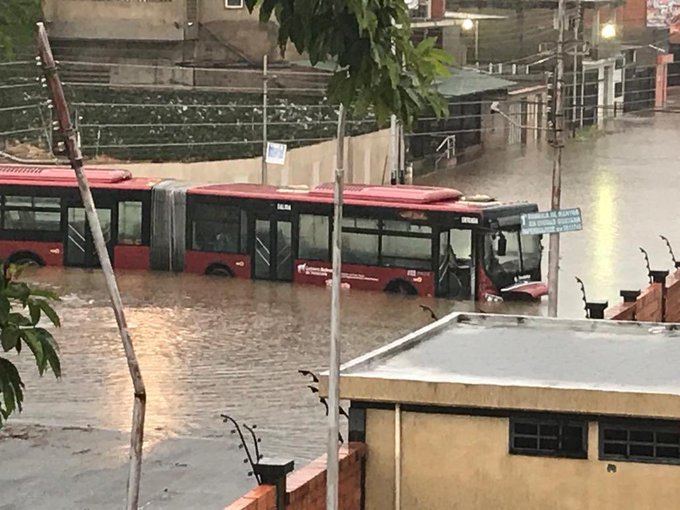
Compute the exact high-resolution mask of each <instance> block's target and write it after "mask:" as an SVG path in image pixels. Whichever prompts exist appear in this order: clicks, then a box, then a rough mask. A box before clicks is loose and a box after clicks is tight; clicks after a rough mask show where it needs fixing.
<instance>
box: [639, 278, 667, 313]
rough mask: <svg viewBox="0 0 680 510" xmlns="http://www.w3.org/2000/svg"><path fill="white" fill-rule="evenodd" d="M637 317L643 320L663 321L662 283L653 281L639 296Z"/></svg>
mask: <svg viewBox="0 0 680 510" xmlns="http://www.w3.org/2000/svg"><path fill="white" fill-rule="evenodd" d="M635 319H636V320H638V321H641V322H663V284H662V283H652V284H651V285H650V286H649V287H647V288H646V289H644V290H643V291H642V293H641V294H640V295H639V296H638V298H637V303H636V309H635Z"/></svg>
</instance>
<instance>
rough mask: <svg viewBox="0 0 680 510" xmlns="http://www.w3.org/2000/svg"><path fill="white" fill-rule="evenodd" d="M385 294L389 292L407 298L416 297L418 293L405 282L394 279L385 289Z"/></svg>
mask: <svg viewBox="0 0 680 510" xmlns="http://www.w3.org/2000/svg"><path fill="white" fill-rule="evenodd" d="M385 292H390V293H393V294H405V295H407V296H417V295H418V291H417V290H416V288H415V287H414V286H413V285H411V284H410V283H409V282H407V281H406V280H402V279H396V280H392V281H391V282H390V283H388V284H387V286H386V287H385Z"/></svg>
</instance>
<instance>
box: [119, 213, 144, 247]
mask: <svg viewBox="0 0 680 510" xmlns="http://www.w3.org/2000/svg"><path fill="white" fill-rule="evenodd" d="M118 244H132V245H140V244H142V203H141V202H120V203H119V204H118Z"/></svg>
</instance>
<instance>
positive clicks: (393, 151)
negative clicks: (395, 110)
mask: <svg viewBox="0 0 680 510" xmlns="http://www.w3.org/2000/svg"><path fill="white" fill-rule="evenodd" d="M398 150H399V129H398V126H397V116H396V115H392V116H390V153H389V154H390V174H391V177H390V182H391V184H392V185H395V184H398V183H399V178H398V175H397V174H398V168H397V167H398V165H399V155H398Z"/></svg>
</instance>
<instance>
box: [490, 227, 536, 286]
mask: <svg viewBox="0 0 680 510" xmlns="http://www.w3.org/2000/svg"><path fill="white" fill-rule="evenodd" d="M484 244H485V250H484V269H485V270H486V272H487V274H488V275H489V278H490V279H491V281H492V282H493V283H494V284H495V285H496V287H498V289H499V290H500V289H501V288H503V287H507V286H509V285H512V284H513V283H515V282H516V281H517V280H519V279H520V278H523V277H524V278H527V277H528V278H530V279H532V280H538V279H540V270H541V252H542V246H541V237H540V236H536V235H522V234H520V232H519V231H518V230H501V231H498V232H492V233H489V234H486V235H485V242H484Z"/></svg>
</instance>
